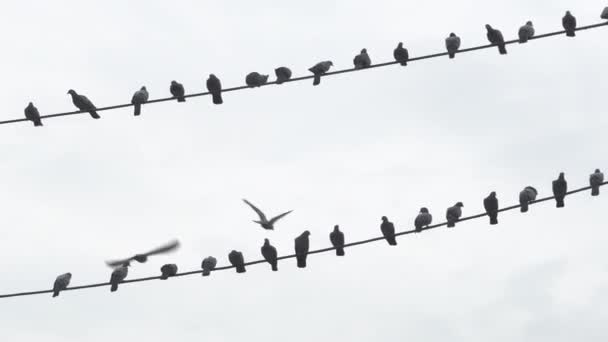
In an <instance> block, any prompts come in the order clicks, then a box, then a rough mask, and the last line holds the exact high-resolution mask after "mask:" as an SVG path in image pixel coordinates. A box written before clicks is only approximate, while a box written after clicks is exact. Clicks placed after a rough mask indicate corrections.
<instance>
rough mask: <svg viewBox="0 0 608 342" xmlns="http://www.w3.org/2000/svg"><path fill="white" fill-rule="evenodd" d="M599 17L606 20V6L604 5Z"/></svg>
mask: <svg viewBox="0 0 608 342" xmlns="http://www.w3.org/2000/svg"><path fill="white" fill-rule="evenodd" d="M600 18H602V19H606V20H608V7H605V8H604V10H603V11H602V14H601V15H600Z"/></svg>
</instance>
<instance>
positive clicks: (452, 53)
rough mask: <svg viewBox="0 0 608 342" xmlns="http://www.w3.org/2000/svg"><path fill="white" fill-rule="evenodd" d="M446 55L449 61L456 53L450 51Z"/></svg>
mask: <svg viewBox="0 0 608 342" xmlns="http://www.w3.org/2000/svg"><path fill="white" fill-rule="evenodd" d="M448 55H449V56H450V59H453V58H454V56H456V53H454V52H451V51H450V52H448Z"/></svg>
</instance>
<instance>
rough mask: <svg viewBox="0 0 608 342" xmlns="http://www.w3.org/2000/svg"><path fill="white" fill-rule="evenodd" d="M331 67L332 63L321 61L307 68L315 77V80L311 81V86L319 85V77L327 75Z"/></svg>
mask: <svg viewBox="0 0 608 342" xmlns="http://www.w3.org/2000/svg"><path fill="white" fill-rule="evenodd" d="M333 65H334V63H333V62H332V61H323V62H319V63H317V64H315V65H314V66H313V67H311V68H309V69H308V71H310V72H312V73H313V74H314V75H315V78H314V80H313V81H312V85H319V84H320V83H321V75H323V74H325V73H327V72H328V71H329V68H331V67H332V66H333Z"/></svg>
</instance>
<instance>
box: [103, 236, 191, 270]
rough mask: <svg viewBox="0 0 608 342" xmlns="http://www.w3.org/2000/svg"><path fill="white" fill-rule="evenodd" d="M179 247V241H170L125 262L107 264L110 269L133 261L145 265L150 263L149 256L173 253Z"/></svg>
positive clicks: (116, 261) (109, 262)
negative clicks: (147, 262)
mask: <svg viewBox="0 0 608 342" xmlns="http://www.w3.org/2000/svg"><path fill="white" fill-rule="evenodd" d="M178 247H179V241H177V240H173V241H170V242H169V243H167V244H165V245H162V246H160V247H158V248H155V249H153V250H151V251H149V252H147V253H142V254H135V255H134V256H132V257H130V258H127V259H124V260H115V261H106V264H108V266H110V267H116V266H119V265H122V264H124V263H126V262H130V261H132V260H135V261H137V262H139V263H144V262H146V261H148V257H149V256H152V255H156V254H163V253H168V252H171V251H173V250H175V249H177V248H178Z"/></svg>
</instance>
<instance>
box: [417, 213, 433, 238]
mask: <svg viewBox="0 0 608 342" xmlns="http://www.w3.org/2000/svg"><path fill="white" fill-rule="evenodd" d="M431 222H433V216H432V215H431V214H430V213H429V210H428V209H427V208H420V212H419V213H418V216H416V219H415V220H414V226H415V227H416V231H417V232H421V231H422V227H426V226H428V225H430V224H431Z"/></svg>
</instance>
